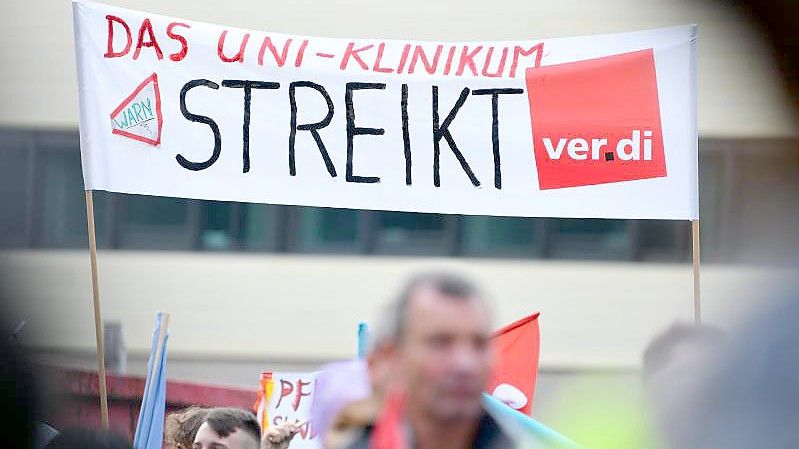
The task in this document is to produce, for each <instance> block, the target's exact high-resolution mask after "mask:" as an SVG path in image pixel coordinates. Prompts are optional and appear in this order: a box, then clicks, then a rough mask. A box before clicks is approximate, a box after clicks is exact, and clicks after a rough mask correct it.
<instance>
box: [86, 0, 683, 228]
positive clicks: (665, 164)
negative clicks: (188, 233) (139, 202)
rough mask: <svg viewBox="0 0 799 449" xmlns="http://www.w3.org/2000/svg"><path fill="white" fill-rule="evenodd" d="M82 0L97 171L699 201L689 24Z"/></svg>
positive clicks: (222, 183)
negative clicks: (313, 31) (592, 26)
mask: <svg viewBox="0 0 799 449" xmlns="http://www.w3.org/2000/svg"><path fill="white" fill-rule="evenodd" d="M73 10H74V25H75V46H76V54H77V62H78V75H79V76H78V78H79V84H80V86H79V87H80V105H81V111H80V112H81V113H80V131H81V152H82V161H83V176H84V180H85V187H86V189H96V190H108V191H113V192H124V193H139V194H147V195H159V196H173V197H184V198H202V199H212V200H232V201H245V202H258V203H271V204H296V205H309V206H327V207H344V208H358V209H379V210H400V211H416V212H439V213H456V214H477V215H505V216H534V217H600V218H661V219H695V218H698V194H697V131H696V87H695V86H696V82H695V79H696V71H695V48H694V46H695V36H696V28H695V26H682V27H674V28H665V29H658V30H652V31H640V32H633V33H624V34H611V35H603V36H588V37H575V38H562V39H543V40H530V41H523V42H465V43H453V42H418V41H399V40H386V39H327V38H316V37H307V36H293V35H283V34H276V33H264V32H258V31H249V30H241V29H237V28H231V27H225V26H219V25H210V24H206V23H199V22H192V21H188V20H182V19H175V18H170V17H164V16H159V15H155V14H149V13H143V12H137V11H131V10H128V9H122V8H116V7H112V6H107V5H102V4H98V3H92V2H84V1H76V2H75V3H74V4H73Z"/></svg>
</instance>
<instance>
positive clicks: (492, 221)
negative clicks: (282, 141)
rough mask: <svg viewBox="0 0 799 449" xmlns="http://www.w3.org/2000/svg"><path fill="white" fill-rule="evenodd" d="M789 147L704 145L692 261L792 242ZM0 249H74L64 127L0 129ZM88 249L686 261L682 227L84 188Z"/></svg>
mask: <svg viewBox="0 0 799 449" xmlns="http://www.w3.org/2000/svg"><path fill="white" fill-rule="evenodd" d="M795 146H796V141H795V140H777V139H749V140H746V139H735V140H731V139H703V140H702V141H701V142H700V148H701V151H700V154H699V165H700V167H699V189H700V208H701V217H702V229H701V230H702V258H703V260H704V261H710V262H758V263H759V262H772V263H773V262H780V263H781V262H784V261H793V260H795V254H794V250H793V249H794V248H795V247H796V246H799V212H797V211H799V209H798V208H795V207H789V205H793V203H794V202H795V199H796V198H797V197H799V175H797V173H799V153H797V152H796V149H795ZM0 157H2V160H1V162H0V189H2V191H3V193H4V194H3V195H1V196H0V210H2V213H1V214H0V248H30V247H42V248H85V247H86V244H87V243H86V241H87V239H86V205H85V202H84V192H83V181H82V174H81V164H80V150H79V141H78V134H77V132H69V131H67V132H63V131H31V130H26V129H8V128H6V129H1V128H0ZM93 195H94V203H95V224H96V230H97V243H98V246H99V247H101V248H123V249H164V250H204V251H292V252H299V253H346V254H399V255H402V254H406V255H430V256H442V255H446V256H454V255H458V256H467V257H470V256H476V257H512V258H567V259H593V260H642V261H659V262H686V261H688V260H689V259H690V244H691V233H690V223H688V222H687V221H674V220H600V219H554V218H546V219H542V218H517V217H480V216H456V215H441V214H426V213H411V212H383V211H367V210H350V209H333V208H318V207H300V206H272V205H265V204H245V203H235V202H221V201H203V200H186V199H177V198H163V197H150V196H142V195H126V194H117V193H107V192H101V191H97V192H94V193H93Z"/></svg>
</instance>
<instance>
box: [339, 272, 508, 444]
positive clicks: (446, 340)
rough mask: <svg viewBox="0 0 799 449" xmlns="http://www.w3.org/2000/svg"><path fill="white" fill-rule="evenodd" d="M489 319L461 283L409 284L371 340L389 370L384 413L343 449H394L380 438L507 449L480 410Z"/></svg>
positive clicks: (479, 299) (431, 278) (442, 276)
mask: <svg viewBox="0 0 799 449" xmlns="http://www.w3.org/2000/svg"><path fill="white" fill-rule="evenodd" d="M489 315H490V310H489V305H488V303H487V301H486V300H485V299H484V297H483V296H482V294H481V293H480V291H479V290H478V289H477V287H476V286H474V284H472V283H471V282H469V281H468V280H466V279H464V278H461V277H459V276H456V275H452V274H448V273H429V274H422V275H419V276H416V277H414V278H412V279H411V280H410V281H409V282H408V283H407V284H406V285H405V287H404V288H403V289H402V290H401V293H400V295H399V296H398V297H397V298H396V299H395V301H394V302H393V303H392V304H391V307H390V309H389V311H388V313H386V314H385V315H384V318H385V319H386V320H387V322H386V323H384V327H383V328H382V329H381V328H378V334H377V336H376V340H377V341H378V342H379V345H380V346H381V349H380V350H381V352H382V353H383V356H382V357H385V359H386V360H385V362H384V363H387V364H389V365H390V369H389V370H388V371H389V372H390V375H389V379H388V381H387V382H388V384H389V385H388V386H387V387H386V388H387V397H386V400H385V402H384V410H383V412H382V413H381V417H380V418H378V420H377V422H376V423H375V426H374V427H371V426H370V427H367V428H366V429H365V431H364V432H363V433H362V434H361V436H360V437H359V438H357V439H356V440H355V441H354V442H352V444H350V445H349V446H348V447H349V448H350V449H365V448H369V447H377V446H381V447H382V446H396V444H388V445H386V444H384V443H386V441H387V440H385V439H384V436H385V435H394V436H398V438H401V439H402V440H403V441H401V442H400V443H399V445H401V446H406V447H415V448H418V449H469V448H480V449H488V448H491V449H500V448H506V447H513V445H514V444H513V442H512V440H511V439H510V437H509V436H508V435H507V434H506V433H505V432H504V431H503V430H502V429H501V428H500V426H499V424H498V423H497V422H496V421H495V420H494V419H493V418H492V417H491V416H489V415H488V414H487V413H486V412H485V411H484V409H483V407H482V402H481V395H482V392H483V391H484V390H485V387H486V384H487V381H488V377H489V374H490V370H491V362H492V353H491V347H490V344H489V343H490V337H491V320H490V316H489ZM395 398H398V399H395ZM397 415H399V419H396V418H397V417H398V416H397ZM389 416H390V417H391V418H390V419H389V418H388V417H389ZM389 423H394V424H397V423H399V427H400V429H397V427H398V426H397V425H389ZM389 427H393V429H391V430H385V431H384V430H381V429H388V428H389ZM390 438H394V437H393V436H392V437H390Z"/></svg>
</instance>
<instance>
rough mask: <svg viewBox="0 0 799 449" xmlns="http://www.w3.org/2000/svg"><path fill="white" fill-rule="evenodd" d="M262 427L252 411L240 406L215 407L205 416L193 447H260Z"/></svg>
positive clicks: (236, 448)
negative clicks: (239, 407)
mask: <svg viewBox="0 0 799 449" xmlns="http://www.w3.org/2000/svg"><path fill="white" fill-rule="evenodd" d="M260 444H261V429H260V427H259V426H258V421H257V420H256V419H255V415H253V414H252V413H250V412H248V411H246V410H242V409H238V408H214V409H211V410H210V411H209V412H208V414H207V415H206V417H205V420H204V421H203V423H202V425H201V426H200V428H199V429H198V430H197V435H196V436H195V437H194V444H193V445H192V447H193V449H258V448H259V447H260Z"/></svg>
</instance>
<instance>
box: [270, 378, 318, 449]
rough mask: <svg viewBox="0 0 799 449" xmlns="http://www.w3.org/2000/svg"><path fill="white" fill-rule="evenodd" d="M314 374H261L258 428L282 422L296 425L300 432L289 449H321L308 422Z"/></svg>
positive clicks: (311, 424)
mask: <svg viewBox="0 0 799 449" xmlns="http://www.w3.org/2000/svg"><path fill="white" fill-rule="evenodd" d="M315 386H316V373H279V372H266V373H262V374H261V385H260V388H259V390H258V399H257V401H256V403H255V410H256V414H257V416H258V422H259V423H260V424H261V429H263V430H264V431H266V429H267V428H268V427H269V426H275V425H280V424H283V423H285V422H290V423H293V424H298V425H299V426H300V432H299V433H298V434H297V435H295V436H294V438H293V439H292V440H291V444H290V445H289V449H321V447H322V446H321V442H320V438H319V436H318V435H317V432H316V431H315V430H314V429H313V423H312V422H311V404H312V403H313V394H314V388H315Z"/></svg>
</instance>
